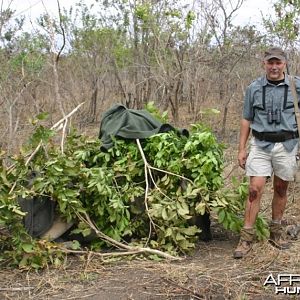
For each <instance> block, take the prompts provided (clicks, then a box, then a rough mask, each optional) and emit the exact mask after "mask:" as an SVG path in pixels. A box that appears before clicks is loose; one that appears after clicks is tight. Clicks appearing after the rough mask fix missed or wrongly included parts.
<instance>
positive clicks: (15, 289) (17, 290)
mask: <svg viewBox="0 0 300 300" xmlns="http://www.w3.org/2000/svg"><path fill="white" fill-rule="evenodd" d="M33 289H34V287H32V286H24V287H16V288H13V287H12V288H2V287H0V291H9V292H21V291H29V290H33Z"/></svg>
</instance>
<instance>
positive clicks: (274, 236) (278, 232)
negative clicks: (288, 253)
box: [269, 223, 290, 250]
mask: <svg viewBox="0 0 300 300" xmlns="http://www.w3.org/2000/svg"><path fill="white" fill-rule="evenodd" d="M269 242H270V244H271V245H272V246H274V247H276V248H278V249H279V250H286V249H289V248H290V244H289V242H288V241H286V240H285V239H284V237H283V229H282V225H281V224H277V223H271V224H270V238H269Z"/></svg>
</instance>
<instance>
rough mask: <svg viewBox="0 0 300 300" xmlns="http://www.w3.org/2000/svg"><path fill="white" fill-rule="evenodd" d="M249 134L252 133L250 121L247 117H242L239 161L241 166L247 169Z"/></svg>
mask: <svg viewBox="0 0 300 300" xmlns="http://www.w3.org/2000/svg"><path fill="white" fill-rule="evenodd" d="M249 134H250V121H248V120H246V119H242V120H241V127H240V142H239V153H238V161H239V166H240V167H241V168H243V169H245V165H246V159H247V156H248V153H247V141H248V137H249Z"/></svg>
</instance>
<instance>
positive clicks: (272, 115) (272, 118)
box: [268, 108, 281, 124]
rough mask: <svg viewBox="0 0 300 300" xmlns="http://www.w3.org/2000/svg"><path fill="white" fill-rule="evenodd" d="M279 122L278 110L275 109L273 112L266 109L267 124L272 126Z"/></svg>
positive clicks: (279, 113) (279, 114)
mask: <svg viewBox="0 0 300 300" xmlns="http://www.w3.org/2000/svg"><path fill="white" fill-rule="evenodd" d="M280 121H281V112H280V109H278V108H276V109H275V110H273V109H268V123H269V124H272V123H273V122H275V123H276V124H280Z"/></svg>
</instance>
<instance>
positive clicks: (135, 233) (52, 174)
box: [0, 116, 247, 268]
mask: <svg viewBox="0 0 300 300" xmlns="http://www.w3.org/2000/svg"><path fill="white" fill-rule="evenodd" d="M39 118H41V119H42V117H41V116H40V117H39ZM34 123H35V131H34V133H33V135H32V136H31V138H30V139H29V141H28V143H27V144H26V145H25V146H24V148H23V149H21V151H20V154H19V155H16V156H13V157H10V163H11V164H10V167H5V166H4V163H2V166H1V167H0V168H1V169H0V209H1V215H0V227H1V228H2V229H3V228H5V231H8V232H9V235H4V234H2V235H1V236H0V238H1V240H0V247H1V249H0V260H2V261H5V262H6V263H10V264H12V265H17V266H21V267H25V266H30V267H34V268H40V267H43V266H45V265H46V264H48V263H52V264H55V265H56V264H60V263H61V262H62V260H63V257H64V255H65V251H63V250H62V249H60V248H59V247H58V246H57V244H55V243H50V242H47V241H44V240H38V239H37V240H36V239H33V238H31V237H30V236H29V235H28V234H27V233H26V231H25V230H24V227H23V225H22V218H23V216H24V213H23V212H22V211H21V210H20V207H19V205H18V198H19V197H22V198H32V197H35V196H47V197H49V198H51V199H52V200H53V201H56V202H57V211H58V212H59V214H60V215H61V216H62V217H63V218H64V219H65V220H66V221H68V222H70V221H72V222H74V223H75V224H77V228H76V229H75V232H76V233H81V234H82V235H83V236H86V235H89V234H90V233H91V232H92V231H95V232H96V234H97V238H95V239H94V241H93V242H92V243H91V244H90V249H92V250H93V251H101V249H103V248H107V247H111V246H116V247H118V248H120V247H122V245H123V246H124V249H125V250H127V251H131V252H132V250H134V251H136V252H137V253H140V252H144V250H145V249H146V250H145V251H146V252H147V251H148V250H150V251H149V252H148V254H150V255H160V254H161V253H168V255H170V256H171V255H172V257H178V256H180V254H185V253H188V252H189V251H191V250H192V249H193V248H194V247H195V243H196V241H197V239H198V237H197V235H198V233H199V231H200V230H199V228H197V226H195V225H193V223H192V222H191V219H192V218H193V216H195V215H203V214H204V213H205V212H209V213H211V212H214V213H215V215H216V216H218V220H219V222H220V223H221V224H223V226H224V227H225V228H226V229H230V230H233V231H239V230H240V228H241V225H242V218H241V213H242V212H243V207H244V200H245V197H246V191H247V184H246V183H245V182H243V183H240V182H235V184H234V185H232V186H231V187H230V188H225V187H224V181H223V177H222V172H223V149H224V147H223V145H222V144H220V143H218V142H217V140H216V138H215V136H214V134H213V133H212V132H211V131H210V130H209V129H208V128H206V127H204V126H203V125H200V124H197V125H192V126H191V129H190V135H189V137H183V136H180V135H178V134H177V133H176V132H173V131H170V132H167V133H160V134H156V135H153V136H151V137H150V138H147V139H145V140H142V141H139V140H123V139H115V140H114V146H113V147H112V148H111V149H109V150H108V151H100V146H101V142H100V140H99V139H97V138H94V137H93V138H91V137H88V136H86V135H82V134H78V133H77V132H76V131H75V130H72V132H70V133H69V134H68V135H67V136H66V137H65V139H64V147H63V151H62V147H61V146H59V145H57V143H55V142H54V140H55V139H57V133H56V131H55V130H53V129H48V128H46V127H44V126H42V125H40V124H39V123H38V122H34ZM4 157H5V154H4V153H3V154H2V159H4ZM32 171H34V172H35V173H36V174H38V175H37V177H36V178H35V180H34V181H33V183H32V184H30V185H29V184H28V176H29V174H30V173H31V172H32ZM124 241H126V243H125V242H124ZM127 242H129V244H127ZM74 245H75V246H76V245H77V246H78V243H74ZM75 246H74V247H75Z"/></svg>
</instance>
